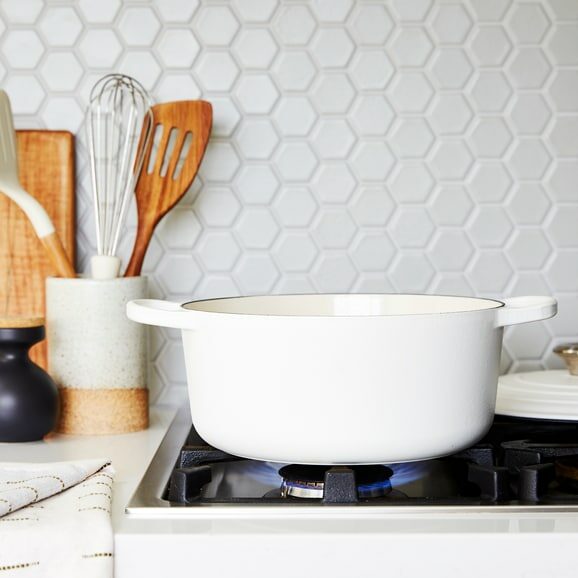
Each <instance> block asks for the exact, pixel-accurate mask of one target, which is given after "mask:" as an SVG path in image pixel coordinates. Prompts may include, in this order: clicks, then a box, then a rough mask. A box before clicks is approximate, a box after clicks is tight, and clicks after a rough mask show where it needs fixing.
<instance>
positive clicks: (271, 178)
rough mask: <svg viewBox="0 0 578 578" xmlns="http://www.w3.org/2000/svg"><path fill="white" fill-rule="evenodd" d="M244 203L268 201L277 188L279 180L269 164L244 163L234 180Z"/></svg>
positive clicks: (263, 202)
mask: <svg viewBox="0 0 578 578" xmlns="http://www.w3.org/2000/svg"><path fill="white" fill-rule="evenodd" d="M236 185H237V191H238V192H239V195H241V198H242V199H243V202H244V203H247V204H250V205H251V204H265V203H269V202H270V201H271V199H272V198H273V197H274V196H275V193H276V192H277V189H278V188H279V180H278V179H277V176H276V175H275V173H274V172H273V170H272V169H271V167H270V166H269V165H245V166H243V168H242V169H241V172H240V173H239V176H238V177H237V181H236Z"/></svg>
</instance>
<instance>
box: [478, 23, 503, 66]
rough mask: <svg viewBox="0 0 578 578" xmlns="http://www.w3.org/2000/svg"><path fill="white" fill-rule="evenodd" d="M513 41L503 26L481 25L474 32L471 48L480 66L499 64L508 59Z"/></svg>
mask: <svg viewBox="0 0 578 578" xmlns="http://www.w3.org/2000/svg"><path fill="white" fill-rule="evenodd" d="M511 49H512V43H511V42H510V39H509V38H508V35H507V34H506V31H505V30H504V29H503V28H502V27H501V26H480V27H479V28H477V29H476V31H475V32H474V34H473V36H472V39H471V42H470V50H471V54H472V58H473V60H474V62H475V63H476V64H477V65H478V66H499V65H500V64H503V63H504V61H505V60H506V58H507V56H508V54H509V53H510V50H511Z"/></svg>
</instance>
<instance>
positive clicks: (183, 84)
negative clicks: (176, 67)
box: [155, 73, 201, 102]
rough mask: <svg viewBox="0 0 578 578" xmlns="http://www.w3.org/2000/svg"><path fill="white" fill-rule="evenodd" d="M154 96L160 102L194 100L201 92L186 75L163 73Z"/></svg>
mask: <svg viewBox="0 0 578 578" xmlns="http://www.w3.org/2000/svg"><path fill="white" fill-rule="evenodd" d="M155 96H156V97H157V99H159V100H160V101H161V102H163V101H164V102H171V101H173V100H191V99H192V100H194V99H197V98H200V96H201V90H200V88H199V87H198V86H197V85H196V84H195V81H194V80H193V78H192V77H191V76H190V74H187V73H176V74H175V73H168V74H167V73H165V74H164V75H163V77H162V78H161V80H160V82H159V83H158V85H157V87H156V90H155Z"/></svg>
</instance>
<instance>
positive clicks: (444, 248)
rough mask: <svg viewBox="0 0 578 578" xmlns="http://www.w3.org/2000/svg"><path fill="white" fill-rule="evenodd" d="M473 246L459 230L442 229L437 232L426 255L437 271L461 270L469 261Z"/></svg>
mask: <svg viewBox="0 0 578 578" xmlns="http://www.w3.org/2000/svg"><path fill="white" fill-rule="evenodd" d="M473 253H474V248H473V246H472V244H471V243H470V240H469V239H468V237H467V235H466V234H465V233H464V232H463V231H459V230H451V229H450V230H445V231H444V230H442V231H439V232H438V233H437V235H436V236H435V238H434V239H433V241H432V243H431V245H430V247H429V249H428V257H429V260H430V261H431V262H432V264H433V266H434V267H435V268H436V270H437V271H446V272H447V271H463V270H464V269H465V268H466V266H467V264H468V263H469V262H470V259H471V258H472V255H473Z"/></svg>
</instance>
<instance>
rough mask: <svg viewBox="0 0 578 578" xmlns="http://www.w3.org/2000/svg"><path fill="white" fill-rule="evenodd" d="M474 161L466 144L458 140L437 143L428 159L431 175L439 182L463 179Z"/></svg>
mask: <svg viewBox="0 0 578 578" xmlns="http://www.w3.org/2000/svg"><path fill="white" fill-rule="evenodd" d="M473 162H474V159H473V157H472V154H471V153H470V151H469V150H468V147H467V146H466V144H465V143H464V142H462V141H460V140H447V141H443V140H440V141H438V144H437V146H436V147H434V151H433V154H432V156H431V159H430V167H431V170H432V172H433V174H434V175H435V176H436V177H437V178H438V179H439V180H447V181H453V180H460V179H463V178H464V177H465V175H466V173H467V172H468V170H469V168H470V167H471V166H472V163H473Z"/></svg>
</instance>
